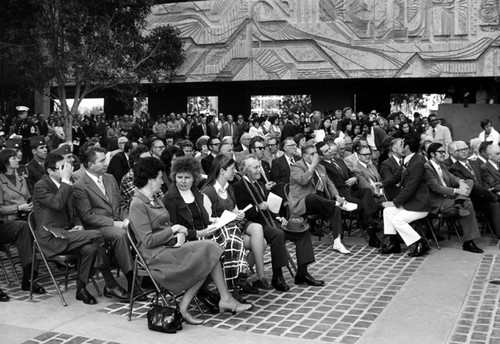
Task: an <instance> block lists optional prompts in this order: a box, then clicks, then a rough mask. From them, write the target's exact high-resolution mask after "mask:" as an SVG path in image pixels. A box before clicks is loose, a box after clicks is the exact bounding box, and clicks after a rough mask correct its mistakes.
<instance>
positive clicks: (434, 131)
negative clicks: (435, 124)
mask: <svg viewBox="0 0 500 344" xmlns="http://www.w3.org/2000/svg"><path fill="white" fill-rule="evenodd" d="M432 138H433V139H436V128H432Z"/></svg>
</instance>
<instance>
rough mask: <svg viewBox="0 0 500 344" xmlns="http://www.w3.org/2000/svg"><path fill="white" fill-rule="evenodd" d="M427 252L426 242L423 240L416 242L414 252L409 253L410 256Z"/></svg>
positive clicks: (419, 255)
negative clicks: (425, 248)
mask: <svg viewBox="0 0 500 344" xmlns="http://www.w3.org/2000/svg"><path fill="white" fill-rule="evenodd" d="M424 254H425V251H424V244H423V243H422V242H421V241H417V242H416V243H415V249H414V250H413V252H410V253H408V256H409V257H421V256H423V255H424Z"/></svg>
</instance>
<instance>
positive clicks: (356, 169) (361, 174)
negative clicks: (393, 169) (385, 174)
mask: <svg viewBox="0 0 500 344" xmlns="http://www.w3.org/2000/svg"><path fill="white" fill-rule="evenodd" d="M356 154H357V155H358V162H357V163H356V165H354V166H353V169H352V171H353V173H354V175H355V176H356V177H357V178H358V181H359V185H361V186H362V187H364V188H368V189H370V190H371V191H372V194H373V197H375V199H376V200H377V201H378V202H379V203H381V202H382V200H383V198H384V194H383V190H382V187H383V186H384V185H383V184H382V177H381V176H380V174H379V173H378V171H377V168H376V167H375V166H374V165H373V162H372V150H371V148H370V147H369V146H365V147H362V146H359V148H358V151H357V153H356Z"/></svg>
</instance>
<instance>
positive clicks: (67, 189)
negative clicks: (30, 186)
mask: <svg viewBox="0 0 500 344" xmlns="http://www.w3.org/2000/svg"><path fill="white" fill-rule="evenodd" d="M72 197H73V186H71V185H68V184H66V183H61V186H60V187H59V188H57V186H56V184H54V182H53V181H52V179H50V177H49V176H48V175H45V176H44V177H43V178H42V179H40V180H39V181H38V182H37V183H36V184H35V188H34V193H33V214H34V215H35V223H36V233H37V238H38V240H39V242H40V245H41V246H42V248H43V251H44V252H45V253H46V254H47V255H48V256H53V255H56V254H58V253H61V252H63V251H64V250H66V247H67V246H68V239H62V238H56V237H55V236H54V235H52V233H50V232H48V231H46V230H45V229H43V228H42V226H46V227H47V228H58V229H63V230H68V229H71V228H73V226H75V225H79V224H80V221H79V219H78V217H76V216H74V208H73V201H72Z"/></svg>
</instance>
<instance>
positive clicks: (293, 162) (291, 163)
mask: <svg viewBox="0 0 500 344" xmlns="http://www.w3.org/2000/svg"><path fill="white" fill-rule="evenodd" d="M294 164H295V159H294V158H293V156H292V157H290V166H293V165H294Z"/></svg>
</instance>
